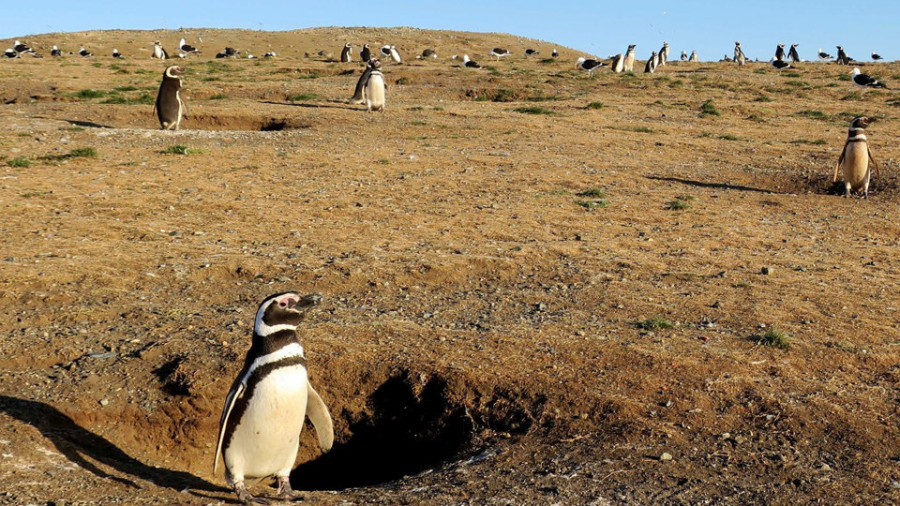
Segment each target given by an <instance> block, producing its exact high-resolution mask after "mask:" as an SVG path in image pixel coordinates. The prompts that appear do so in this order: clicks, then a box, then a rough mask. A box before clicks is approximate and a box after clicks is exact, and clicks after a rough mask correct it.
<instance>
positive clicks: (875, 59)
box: [872, 51, 882, 61]
mask: <svg viewBox="0 0 900 506" xmlns="http://www.w3.org/2000/svg"><path fill="white" fill-rule="evenodd" d="M881 59H882V57H881V55H880V54H878V53H876V52H875V51H872V61H878V60H881Z"/></svg>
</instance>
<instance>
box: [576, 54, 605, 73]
mask: <svg viewBox="0 0 900 506" xmlns="http://www.w3.org/2000/svg"><path fill="white" fill-rule="evenodd" d="M603 65H604V64H603V63H602V62H600V61H599V60H595V59H593V58H585V57H583V56H579V57H578V60H577V61H576V62H575V66H577V67H578V68H580V69H581V70H586V71H587V73H588V75H589V76H591V75H594V71H595V70H597V69H599V68H600V67H602V66H603Z"/></svg>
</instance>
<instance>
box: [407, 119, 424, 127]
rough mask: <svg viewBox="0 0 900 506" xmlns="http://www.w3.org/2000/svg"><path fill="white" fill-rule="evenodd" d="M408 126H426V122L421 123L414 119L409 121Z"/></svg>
mask: <svg viewBox="0 0 900 506" xmlns="http://www.w3.org/2000/svg"><path fill="white" fill-rule="evenodd" d="M409 124H410V125H412V126H425V125H427V124H428V122H427V121H422V120H420V119H416V120H413V121H410V122H409Z"/></svg>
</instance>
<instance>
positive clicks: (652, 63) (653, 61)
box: [644, 51, 659, 74]
mask: <svg viewBox="0 0 900 506" xmlns="http://www.w3.org/2000/svg"><path fill="white" fill-rule="evenodd" d="M658 64H659V54H657V52H656V51H653V54H651V55H650V58H649V59H647V64H646V65H644V73H645V74H652V73H654V72H656V66H657V65H658Z"/></svg>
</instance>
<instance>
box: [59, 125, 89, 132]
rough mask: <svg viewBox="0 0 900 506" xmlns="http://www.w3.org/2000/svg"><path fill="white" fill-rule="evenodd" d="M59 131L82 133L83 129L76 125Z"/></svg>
mask: <svg viewBox="0 0 900 506" xmlns="http://www.w3.org/2000/svg"><path fill="white" fill-rule="evenodd" d="M60 130H65V131H67V132H84V127H83V126H77V125H76V126H69V127H63V128H61V129H60Z"/></svg>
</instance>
